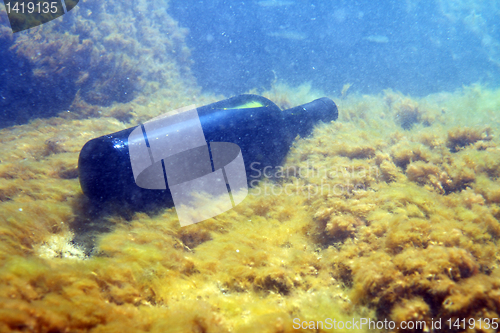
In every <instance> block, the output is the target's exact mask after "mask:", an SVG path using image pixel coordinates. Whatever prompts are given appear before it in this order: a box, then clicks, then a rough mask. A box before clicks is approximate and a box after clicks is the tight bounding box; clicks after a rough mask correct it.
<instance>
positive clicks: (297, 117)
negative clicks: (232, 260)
mask: <svg viewBox="0 0 500 333" xmlns="http://www.w3.org/2000/svg"><path fill="white" fill-rule="evenodd" d="M338 114H339V113H338V109H337V106H336V105H335V103H334V102H333V101H332V100H331V99H329V98H326V97H323V98H319V99H316V100H314V101H312V102H310V103H306V104H302V105H299V106H296V107H293V108H291V109H287V110H284V111H283V118H284V120H285V126H286V132H288V133H289V134H290V136H293V138H291V141H293V140H294V139H295V137H296V136H297V135H300V137H302V138H303V137H306V136H308V135H310V134H311V133H312V130H313V128H314V125H316V124H317V123H318V122H319V121H323V122H325V123H327V122H330V121H334V120H337V118H338Z"/></svg>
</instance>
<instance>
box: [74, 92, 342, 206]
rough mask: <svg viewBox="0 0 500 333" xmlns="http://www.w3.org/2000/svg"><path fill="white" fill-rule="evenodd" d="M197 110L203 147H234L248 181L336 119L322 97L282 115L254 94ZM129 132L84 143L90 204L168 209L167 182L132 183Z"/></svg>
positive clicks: (84, 183)
mask: <svg viewBox="0 0 500 333" xmlns="http://www.w3.org/2000/svg"><path fill="white" fill-rule="evenodd" d="M318 101H319V102H318ZM314 103H316V104H317V105H316V104H314ZM308 105H310V106H308ZM304 107H305V108H304ZM308 108H309V109H310V110H307V109H308ZM196 111H197V114H198V118H199V123H200V124H201V128H202V130H203V133H204V138H205V140H206V142H207V144H208V143H214V142H228V143H234V144H236V145H238V146H239V148H240V149H241V154H242V157H243V161H244V166H245V172H246V176H247V179H248V181H250V180H252V179H255V174H256V173H257V174H258V171H262V170H264V168H266V167H273V168H274V167H277V166H279V165H280V163H281V162H282V160H283V159H284V157H285V156H286V154H287V152H288V150H289V149H290V146H291V144H292V142H293V139H294V138H295V137H296V136H297V135H301V136H306V135H308V134H309V133H310V131H311V130H312V128H313V126H314V124H315V123H316V122H318V121H320V120H322V121H331V120H336V119H337V115H338V111H337V108H336V106H335V103H333V101H331V100H329V99H326V98H324V99H320V100H316V101H313V102H311V103H308V104H306V105H304V106H300V107H296V108H292V109H289V110H285V111H281V110H280V109H279V107H278V106H276V105H275V104H274V103H272V102H271V101H269V100H268V99H265V98H263V97H260V96H256V95H241V96H237V97H233V98H230V99H227V100H224V101H220V102H217V103H213V104H210V105H206V106H203V107H199V108H197V109H196ZM178 126H179V124H176V125H175V126H174V125H172V126H167V127H164V128H160V129H158V131H162V132H164V133H158V134H162V135H163V134H164V135H168V133H173V132H175V131H178V130H179V127H178ZM143 128H144V127H143ZM134 129H135V128H130V129H126V130H123V131H120V132H116V133H112V134H109V135H105V136H102V137H99V138H96V139H92V140H90V141H89V142H87V143H86V144H85V146H84V147H83V148H82V150H81V152H80V157H79V161H78V169H79V176H80V184H81V187H82V190H83V193H84V194H85V195H87V196H88V197H89V198H90V199H91V200H93V201H98V202H105V201H109V200H118V201H126V202H128V203H129V204H131V205H132V206H133V207H135V208H138V209H141V208H146V207H147V206H148V205H149V204H157V203H159V202H161V203H162V204H165V205H172V204H173V201H172V197H171V193H170V190H169V188H168V183H167V185H166V189H163V190H152V189H145V188H142V187H139V186H138V185H137V184H136V179H135V178H134V172H133V170H132V169H133V168H132V165H131V159H130V145H131V143H130V142H129V137H130V134H131V133H132V131H134Z"/></svg>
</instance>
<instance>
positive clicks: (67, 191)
mask: <svg viewBox="0 0 500 333" xmlns="http://www.w3.org/2000/svg"><path fill="white" fill-rule="evenodd" d="M275 94H279V96H281V97H279V98H278V100H282V101H283V103H291V104H296V103H300V102H305V101H307V100H310V99H312V98H311V97H310V96H314V93H312V92H309V91H308V88H307V86H303V87H301V88H297V89H295V90H293V89H290V88H286V87H277V88H275V89H274V90H273V91H271V92H269V93H267V94H265V95H266V96H267V97H269V98H271V99H273V96H274V95H275ZM286 95H293V96H295V98H297V96H303V98H304V99H305V100H304V101H296V100H293V101H292V102H290V101H288V102H287V101H286V100H285V97H283V96H286ZM498 96H500V94H499V91H490V90H487V89H484V88H482V87H479V86H474V87H471V88H465V89H464V90H463V91H459V92H456V93H454V94H437V95H431V96H428V97H426V98H422V99H419V100H417V99H412V98H410V97H408V96H403V95H401V94H399V93H395V92H392V91H386V92H385V93H384V95H383V96H359V95H356V94H355V93H350V94H349V95H347V96H346V97H345V98H344V99H343V100H342V101H341V102H340V103H339V108H340V117H341V119H340V120H339V121H337V122H333V123H330V124H322V125H320V126H318V127H317V128H316V129H315V131H314V133H313V135H312V136H311V137H309V138H305V139H301V138H298V140H297V141H296V142H295V144H294V147H293V148H292V150H291V152H290V154H289V155H288V157H287V161H286V163H285V166H284V168H283V171H284V172H283V174H284V175H285V176H283V177H282V178H281V179H277V180H272V181H266V180H263V181H262V182H261V183H260V185H259V186H258V187H256V188H254V189H252V190H251V191H250V194H249V196H248V198H247V199H246V200H245V201H244V202H243V203H241V204H240V205H238V206H237V207H236V208H235V209H233V210H231V211H228V212H226V213H224V214H221V215H219V216H217V217H215V218H212V219H210V220H207V221H204V222H202V223H198V224H195V225H191V226H188V227H184V228H180V227H179V224H178V221H177V219H176V216H175V212H174V210H173V209H165V210H164V211H162V212H159V213H157V214H152V215H147V214H144V213H134V212H124V211H121V212H120V213H116V210H113V209H111V208H110V209H109V211H107V212H105V213H103V212H102V211H101V212H92V211H89V208H92V206H91V205H90V204H89V203H88V202H87V201H86V199H85V197H84V196H83V195H82V193H81V190H80V188H79V184H78V179H77V178H76V177H77V176H76V173H75V172H74V170H75V168H76V163H77V157H78V152H79V150H80V148H81V147H82V146H83V144H84V143H85V142H86V141H87V140H89V139H91V138H93V137H97V136H100V135H103V134H106V133H110V132H114V131H118V130H121V129H124V128H126V127H129V126H130V124H131V123H135V122H139V121H143V120H144V119H147V118H148V117H151V116H152V114H151V113H152V112H153V111H151V110H158V112H161V110H162V109H164V108H168V107H169V106H171V105H181V104H183V103H189V102H191V101H188V100H181V99H178V100H172V99H169V100H168V101H167V100H166V99H161V98H160V97H157V98H151V99H148V100H147V101H146V100H141V99H136V100H134V101H133V102H131V103H126V104H115V105H113V106H111V107H107V108H101V110H102V113H103V115H105V116H103V117H100V118H89V119H61V118H50V119H46V120H36V121H33V122H32V123H30V124H29V125H23V126H17V127H10V128H5V129H3V130H1V132H0V141H1V144H2V150H1V151H0V161H1V163H0V205H1V209H0V211H1V213H0V228H1V229H0V238H1V241H0V261H1V264H0V331H19V332H32V331H33V332H34V331H36V332H49V331H79V332H80V331H89V332H109V331H117V332H141V331H149V332H169V331H177V332H200V331H201V332H219V331H220V332H231V331H232V332H256V331H258V332H295V331H301V330H303V331H306V329H300V330H296V329H294V322H293V320H294V319H295V318H300V320H301V321H307V322H311V321H312V322H314V323H318V322H319V321H325V319H326V318H334V319H336V320H337V321H339V320H343V321H348V320H351V321H352V320H353V319H354V320H359V319H360V318H362V317H363V318H371V319H372V320H384V319H388V320H393V321H395V322H396V323H397V324H399V323H401V322H403V321H416V320H422V321H426V322H427V323H428V324H429V325H430V323H431V321H432V320H437V319H439V318H441V319H442V320H443V322H444V321H445V320H448V319H453V320H455V319H456V318H476V319H479V318H498V317H499V311H500V301H499V300H500V298H499V295H500V270H499V268H498V255H499V254H498V249H499V247H498V240H499V237H500V223H499V221H498V219H499V218H500V208H499V205H500V184H499V183H498V180H497V179H498V176H499V175H500V146H499V139H498V136H497V132H498V130H499V129H500V126H499V125H500V118H499V117H500V116H498V115H499V114H500V113H499V111H500V110H499V109H500V98H499V97H498ZM314 97H315V96H314ZM211 100H213V97H210V98H208V97H207V98H205V99H203V100H199V101H196V102H197V103H200V105H201V104H206V102H209V101H211ZM417 108H418V114H417V115H415V112H416V111H415V110H416V109H417ZM117 110H132V111H130V112H128V111H127V112H128V114H129V115H130V117H125V118H126V119H125V118H123V116H122V115H123V113H122V112H119V111H117ZM411 110H413V111H411ZM443 110H444V112H443ZM402 112H407V113H409V115H406V116H403V117H407V120H406V121H401V120H400V119H401V115H400V116H397V114H398V113H399V114H401V113H402ZM408 119H409V120H408ZM414 120H415V121H414ZM409 123H411V124H412V126H408V125H407V124H409ZM485 124H487V126H485ZM113 212H115V213H113ZM99 223H100V224H102V225H105V226H106V230H104V231H102V230H101V231H96V232H94V233H92V234H91V235H87V236H86V237H92V238H93V239H92V240H91V241H89V243H92V244H93V246H94V249H93V251H92V252H91V255H89V252H88V250H89V249H88V248H86V247H85V245H86V244H85V242H82V243H79V242H78V241H76V242H74V241H73V239H75V240H78V239H79V238H78V237H79V235H80V236H81V235H82V229H85V228H87V227H88V226H89V225H93V224H99ZM85 251H87V252H85ZM308 328H311V329H310V330H309V331H315V330H314V329H316V328H317V327H314V329H313V327H310V326H308ZM360 330H361V329H360ZM365 330H367V328H366V327H365ZM319 331H322V332H323V331H325V332H326V331H330V330H328V329H327V328H325V327H323V329H321V327H320V329H319ZM339 331H347V329H344V330H339Z"/></svg>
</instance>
